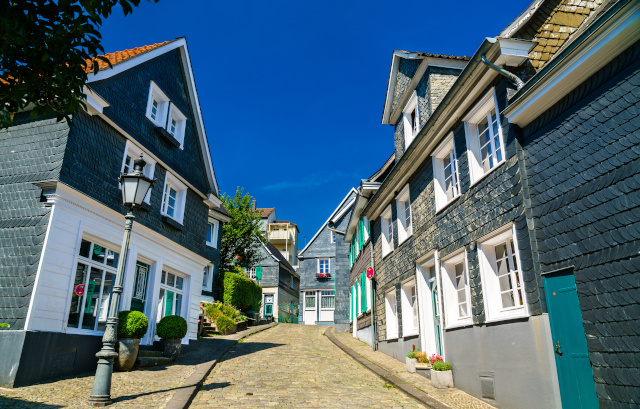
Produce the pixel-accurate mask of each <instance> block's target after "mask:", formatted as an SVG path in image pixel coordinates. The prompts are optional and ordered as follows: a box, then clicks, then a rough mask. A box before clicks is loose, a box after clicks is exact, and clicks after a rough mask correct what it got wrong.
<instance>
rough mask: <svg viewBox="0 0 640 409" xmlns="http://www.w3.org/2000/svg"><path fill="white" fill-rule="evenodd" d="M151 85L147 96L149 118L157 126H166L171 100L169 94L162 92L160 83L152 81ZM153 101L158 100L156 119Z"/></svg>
mask: <svg viewBox="0 0 640 409" xmlns="http://www.w3.org/2000/svg"><path fill="white" fill-rule="evenodd" d="M150 82H151V84H150V85H149V96H148V97H147V113H146V115H147V119H149V121H151V122H153V123H154V124H155V125H156V126H161V127H163V128H164V127H165V124H166V123H167V112H169V104H170V100H169V97H168V96H167V94H165V93H164V92H162V90H161V89H160V87H159V86H158V84H156V83H155V82H154V81H150ZM153 101H156V103H157V105H158V106H157V107H156V118H155V119H154V118H153V117H152V116H151V115H152V110H153Z"/></svg>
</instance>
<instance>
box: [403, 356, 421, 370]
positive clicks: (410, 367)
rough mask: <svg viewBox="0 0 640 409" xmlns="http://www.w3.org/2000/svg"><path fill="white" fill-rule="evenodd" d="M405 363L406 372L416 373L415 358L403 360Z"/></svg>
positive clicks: (416, 361)
mask: <svg viewBox="0 0 640 409" xmlns="http://www.w3.org/2000/svg"><path fill="white" fill-rule="evenodd" d="M405 362H406V363H407V371H408V372H411V373H415V372H416V364H417V363H418V360H417V359H416V358H409V357H407V358H405Z"/></svg>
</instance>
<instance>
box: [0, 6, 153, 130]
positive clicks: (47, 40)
mask: <svg viewBox="0 0 640 409" xmlns="http://www.w3.org/2000/svg"><path fill="white" fill-rule="evenodd" d="M147 1H152V0H147ZM153 1H155V2H158V0H153ZM139 3H140V0H57V1H54V0H8V1H5V2H2V5H0V127H6V126H10V125H11V124H12V122H13V114H14V113H16V112H18V111H19V110H22V109H25V108H26V109H31V115H32V117H34V118H35V117H36V116H38V115H42V116H52V115H56V116H57V118H58V120H59V121H60V120H62V119H63V118H65V119H67V121H70V119H71V115H73V114H74V113H75V112H77V111H78V109H80V108H83V109H85V110H86V106H85V104H84V103H83V100H84V98H85V94H84V92H83V90H84V86H85V84H86V82H87V78H88V74H87V72H86V71H87V69H89V70H92V71H93V72H94V73H97V72H98V70H99V68H98V64H97V61H96V59H99V60H102V61H104V62H106V63H109V62H108V61H107V59H106V58H104V57H100V56H98V53H104V49H103V48H102V45H101V40H102V37H101V36H100V32H99V31H98V29H99V28H100V26H101V25H102V19H103V18H107V17H108V16H109V15H110V14H111V12H112V11H113V8H114V7H115V6H116V5H120V6H121V7H122V11H123V12H124V14H125V16H126V15H127V14H129V13H131V12H132V11H133V7H135V6H138V4H139ZM93 61H96V63H93ZM109 65H110V64H109Z"/></svg>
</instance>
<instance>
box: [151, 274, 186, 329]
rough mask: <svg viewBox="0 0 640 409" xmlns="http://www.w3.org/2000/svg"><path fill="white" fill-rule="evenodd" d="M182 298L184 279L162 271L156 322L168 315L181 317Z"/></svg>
mask: <svg viewBox="0 0 640 409" xmlns="http://www.w3.org/2000/svg"><path fill="white" fill-rule="evenodd" d="M183 298H184V278H183V277H181V276H179V275H177V274H173V273H169V272H168V271H162V276H161V277H160V296H159V297H158V316H157V321H158V322H160V320H161V319H162V318H164V317H166V316H169V315H180V316H181V317H183V318H184V316H183V315H182V313H183V308H182V301H183Z"/></svg>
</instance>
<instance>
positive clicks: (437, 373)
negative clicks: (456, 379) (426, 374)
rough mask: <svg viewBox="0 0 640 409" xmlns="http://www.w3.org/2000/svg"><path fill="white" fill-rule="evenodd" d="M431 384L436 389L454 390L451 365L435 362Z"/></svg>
mask: <svg viewBox="0 0 640 409" xmlns="http://www.w3.org/2000/svg"><path fill="white" fill-rule="evenodd" d="M431 384H432V385H433V386H434V387H436V388H440V389H443V388H453V373H452V372H451V364H450V363H449V362H445V361H434V362H433V363H432V364H431Z"/></svg>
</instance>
